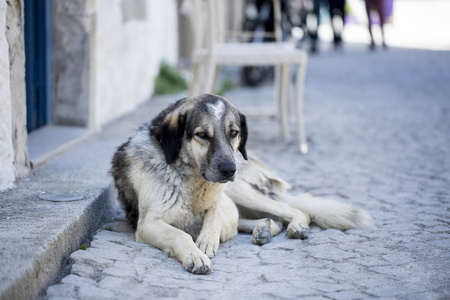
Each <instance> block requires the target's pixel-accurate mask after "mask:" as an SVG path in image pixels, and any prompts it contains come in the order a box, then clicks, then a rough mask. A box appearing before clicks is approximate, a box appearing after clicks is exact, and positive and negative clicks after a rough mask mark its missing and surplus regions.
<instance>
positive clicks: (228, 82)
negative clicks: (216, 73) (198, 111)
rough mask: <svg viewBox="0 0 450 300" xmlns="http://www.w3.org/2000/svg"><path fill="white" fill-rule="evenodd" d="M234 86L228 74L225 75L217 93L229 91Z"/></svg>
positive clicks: (221, 93)
mask: <svg viewBox="0 0 450 300" xmlns="http://www.w3.org/2000/svg"><path fill="white" fill-rule="evenodd" d="M233 88H234V83H233V80H231V78H230V76H227V78H225V79H224V80H223V81H222V82H221V83H220V88H219V90H218V91H217V95H220V96H223V94H225V93H226V92H228V91H231V90H232V89H233Z"/></svg>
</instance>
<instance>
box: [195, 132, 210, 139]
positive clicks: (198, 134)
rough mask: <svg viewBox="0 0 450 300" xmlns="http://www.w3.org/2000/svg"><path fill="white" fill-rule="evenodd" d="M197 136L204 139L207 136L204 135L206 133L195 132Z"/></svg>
mask: <svg viewBox="0 0 450 300" xmlns="http://www.w3.org/2000/svg"><path fill="white" fill-rule="evenodd" d="M197 136H198V137H199V138H202V139H206V138H207V137H208V136H207V135H206V133H204V132H199V133H197Z"/></svg>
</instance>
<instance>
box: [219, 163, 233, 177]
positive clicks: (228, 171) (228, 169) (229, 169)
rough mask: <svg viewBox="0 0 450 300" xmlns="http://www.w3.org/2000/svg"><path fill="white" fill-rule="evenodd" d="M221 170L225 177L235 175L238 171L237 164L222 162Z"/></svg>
mask: <svg viewBox="0 0 450 300" xmlns="http://www.w3.org/2000/svg"><path fill="white" fill-rule="evenodd" d="M219 172H220V174H222V176H223V177H225V178H230V177H233V175H234V173H236V164H235V163H234V162H223V163H220V164H219Z"/></svg>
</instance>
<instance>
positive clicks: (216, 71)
mask: <svg viewBox="0 0 450 300" xmlns="http://www.w3.org/2000/svg"><path fill="white" fill-rule="evenodd" d="M219 72H220V66H219V65H216V67H215V68H214V73H213V79H212V89H211V93H214V94H215V93H216V92H217V91H215V90H214V89H215V88H217V81H218V80H219Z"/></svg>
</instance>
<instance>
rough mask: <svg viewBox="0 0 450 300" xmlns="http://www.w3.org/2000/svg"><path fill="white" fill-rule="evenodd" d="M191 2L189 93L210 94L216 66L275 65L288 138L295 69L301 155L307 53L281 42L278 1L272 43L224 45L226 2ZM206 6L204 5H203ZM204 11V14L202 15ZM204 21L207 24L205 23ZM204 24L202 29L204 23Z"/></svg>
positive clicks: (303, 149) (275, 0)
mask: <svg viewBox="0 0 450 300" xmlns="http://www.w3.org/2000/svg"><path fill="white" fill-rule="evenodd" d="M206 1H207V2H206V3H205V2H204V1H203V0H193V2H192V5H193V14H191V15H192V28H193V31H194V38H195V40H194V51H193V54H192V64H193V72H192V76H193V77H192V82H191V87H190V94H191V95H195V94H200V93H212V92H213V89H214V86H215V85H216V80H217V75H218V71H219V67H220V66H223V65H240V66H263V65H273V66H275V70H276V72H275V98H276V100H277V103H278V113H279V118H280V123H281V130H282V136H283V138H284V139H286V138H287V137H288V135H289V122H288V102H289V90H290V87H289V83H290V67H291V66H296V68H297V77H296V94H295V95H296V119H297V137H298V141H299V148H300V151H301V153H303V154H304V153H307V152H308V146H307V142H306V134H305V126H304V118H303V94H304V82H305V73H306V65H307V57H308V56H307V54H306V52H305V51H303V50H298V49H295V46H294V45H293V44H291V43H282V42H280V41H281V8H280V1H279V0H273V3H274V16H275V24H279V25H280V26H275V28H276V31H275V37H276V40H277V42H272V43H259V44H251V43H225V26H224V23H225V14H224V13H220V14H219V11H221V12H224V9H225V8H226V6H225V3H228V1H227V0H206ZM205 4H206V6H205ZM205 11H206V12H207V13H206V14H205V13H204V12H205ZM205 19H206V22H205ZM205 23H206V24H207V27H206V28H205V26H204V24H205Z"/></svg>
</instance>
